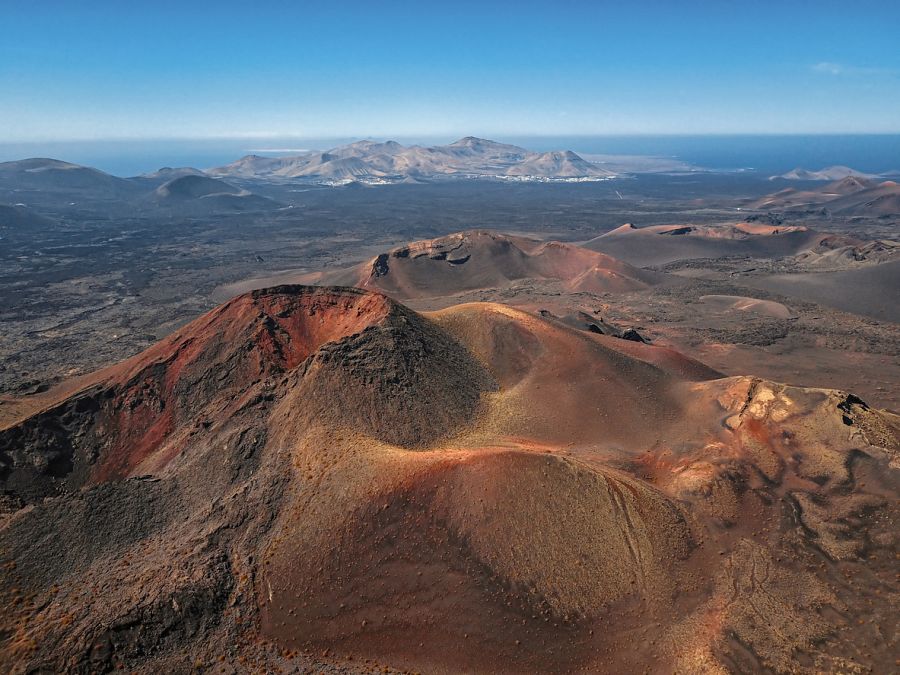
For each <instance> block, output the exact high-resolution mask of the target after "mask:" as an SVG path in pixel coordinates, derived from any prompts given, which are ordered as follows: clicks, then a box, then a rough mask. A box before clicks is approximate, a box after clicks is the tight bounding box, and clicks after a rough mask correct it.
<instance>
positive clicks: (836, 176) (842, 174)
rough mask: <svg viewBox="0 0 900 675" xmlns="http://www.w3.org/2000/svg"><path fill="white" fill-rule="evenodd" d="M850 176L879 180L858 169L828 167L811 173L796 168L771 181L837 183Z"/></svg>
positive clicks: (772, 178) (807, 170)
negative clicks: (780, 179)
mask: <svg viewBox="0 0 900 675" xmlns="http://www.w3.org/2000/svg"><path fill="white" fill-rule="evenodd" d="M848 176H858V177H860V178H878V176H876V175H873V174H868V173H863V172H862V171H857V170H856V169H851V168H850V167H849V166H840V165H837V166H827V167H825V168H824V169H819V170H818V171H810V170H809V169H803V168H800V167H798V168H796V169H794V170H793V171H788V172H787V173H783V174H781V175H780V176H772V177H771V178H769V180H777V179H779V178H782V179H784V180H810V181H812V180H821V181H826V180H829V181H835V180H841V179H842V178H847V177H848Z"/></svg>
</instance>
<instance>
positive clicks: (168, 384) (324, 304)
mask: <svg viewBox="0 0 900 675" xmlns="http://www.w3.org/2000/svg"><path fill="white" fill-rule="evenodd" d="M388 311H389V306H388V301H387V299H386V298H384V297H382V296H378V295H374V294H370V293H362V292H360V291H356V290H352V289H343V290H340V291H333V290H328V289H308V290H304V291H303V292H297V289H291V288H290V287H284V288H277V289H273V290H271V291H255V292H253V293H250V294H247V295H243V296H240V297H238V298H235V299H234V300H232V301H230V302H228V303H227V304H225V305H223V306H222V307H219V308H218V309H215V310H213V311H212V312H210V313H208V314H206V315H205V316H202V317H200V318H199V319H197V320H196V321H194V322H192V323H190V324H188V325H187V326H185V327H184V328H182V329H181V330H179V331H177V332H176V333H174V334H172V335H170V336H169V337H168V338H166V339H165V340H163V341H162V342H160V343H158V344H157V345H155V346H153V347H151V348H150V349H148V350H147V351H146V352H144V353H142V354H139V355H138V356H136V357H134V358H132V359H130V360H128V361H125V362H124V363H122V364H120V365H118V366H114V367H112V368H109V369H106V370H104V371H101V372H99V373H97V374H96V375H95V376H94V377H92V378H90V379H89V380H88V381H86V382H85V383H84V387H83V389H82V391H80V392H79V393H77V394H75V395H74V396H70V397H69V398H66V399H65V400H62V401H60V402H57V403H55V404H54V403H51V404H50V405H48V407H47V408H46V409H45V410H42V411H40V412H37V413H36V414H34V415H32V416H31V418H29V419H28V420H25V421H23V422H22V423H21V424H20V425H18V426H17V427H14V428H10V429H7V430H6V431H3V432H0V435H2V436H0V448H2V447H3V446H4V445H9V446H19V448H20V449H18V451H17V452H18V454H19V455H20V456H19V457H17V459H16V461H13V462H12V464H13V468H11V469H10V471H9V475H8V478H7V481H8V486H12V487H14V488H16V489H18V490H20V491H21V492H22V494H23V496H26V495H28V494H29V493H34V494H40V493H41V492H43V491H45V490H47V489H50V486H52V485H53V484H55V483H56V482H58V481H60V482H62V483H63V484H65V486H66V487H68V488H73V487H78V486H79V485H81V484H82V483H84V482H90V481H96V480H107V479H111V478H122V477H125V476H128V475H131V474H132V473H135V472H140V471H145V472H146V471H151V470H159V469H161V468H162V465H163V464H164V462H165V461H166V460H167V459H168V458H170V457H171V456H173V455H174V454H175V453H177V452H178V451H179V450H180V448H181V447H182V445H183V443H184V442H186V440H187V438H188V437H189V435H190V432H191V431H192V430H193V427H194V425H195V424H200V423H202V420H203V419H204V418H205V417H207V416H210V415H223V416H227V415H229V414H233V411H234V410H235V409H237V408H239V407H240V406H241V405H242V404H243V403H244V402H245V400H244V394H245V392H246V390H247V388H248V387H249V385H251V384H253V383H256V382H259V381H260V380H262V379H264V378H266V377H269V376H272V375H273V374H276V373H279V372H283V371H286V370H290V369H292V368H295V367H296V366H297V365H298V364H299V363H301V362H302V361H303V360H304V359H306V358H307V357H308V356H309V355H310V354H311V353H312V352H313V351H315V350H316V349H317V348H318V347H319V346H321V345H322V344H323V343H325V342H330V341H333V340H337V339H340V338H342V337H345V336H347V335H350V334H352V333H356V332H359V331H360V330H362V329H363V328H365V327H366V326H368V325H373V324H375V323H378V322H379V321H381V320H383V319H384V318H385V316H386V315H387V313H388ZM23 446H24V447H23ZM98 446H100V447H102V450H100V451H99V452H97V450H96V448H97V447H98ZM29 447H30V448H32V449H33V452H34V453H38V454H33V452H32V451H31V450H28V449H26V448H29ZM154 455H157V456H156V457H155V458H154V457H153V456H154ZM45 464H46V465H47V467H46V468H47V470H46V471H43V472H42V471H41V467H42V466H44V465H45ZM142 465H143V466H142ZM139 467H141V468H139Z"/></svg>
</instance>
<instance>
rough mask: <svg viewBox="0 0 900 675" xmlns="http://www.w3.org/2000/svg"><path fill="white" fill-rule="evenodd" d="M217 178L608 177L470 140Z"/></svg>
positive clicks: (374, 146) (367, 148) (272, 165)
mask: <svg viewBox="0 0 900 675" xmlns="http://www.w3.org/2000/svg"><path fill="white" fill-rule="evenodd" d="M208 173H209V174H210V175H213V176H223V177H240V178H267V179H318V180H332V181H354V180H356V181H373V180H374V181H385V180H388V181H399V180H403V179H406V178H411V179H434V178H438V177H444V178H446V177H453V176H456V177H469V178H471V177H490V178H507V179H520V180H527V179H532V180H540V179H558V180H564V179H568V180H574V179H594V180H599V179H604V178H610V177H612V176H614V175H615V174H613V173H612V172H610V171H607V170H606V169H603V168H600V167H599V166H597V165H595V164H592V163H590V162H588V161H586V160H585V159H583V158H582V157H580V156H579V155H577V154H576V153H574V152H572V151H571V150H566V151H552V152H532V151H530V150H526V149H525V148H520V147H518V146H515V145H508V144H505V143H498V142H496V141H490V140H485V139H482V138H475V137H474V136H467V137H465V138H461V139H459V140H458V141H456V142H454V143H450V144H449V145H437V146H430V147H425V146H420V145H411V146H404V145H401V144H400V143H397V142H396V141H386V142H383V143H380V142H375V141H358V142H356V143H351V144H349V145H342V146H339V147H336V148H332V149H330V150H327V151H325V152H320V151H310V152H305V153H302V154H297V155H291V156H284V157H261V156H259V155H247V156H246V157H243V158H241V159H239V160H237V161H236V162H232V163H231V164H226V165H225V166H220V167H216V168H213V169H209V171H208Z"/></svg>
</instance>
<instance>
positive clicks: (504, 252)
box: [220, 230, 664, 299]
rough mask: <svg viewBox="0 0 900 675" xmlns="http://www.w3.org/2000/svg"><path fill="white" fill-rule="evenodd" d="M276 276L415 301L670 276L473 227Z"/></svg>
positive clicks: (615, 287) (642, 283) (632, 283)
mask: <svg viewBox="0 0 900 675" xmlns="http://www.w3.org/2000/svg"><path fill="white" fill-rule="evenodd" d="M275 279H276V278H272V279H256V280H250V281H247V282H240V283H238V284H235V285H232V286H229V287H226V288H225V289H222V290H221V291H220V294H224V295H227V294H233V293H235V292H240V291H243V290H249V288H253V287H259V286H265V285H266V284H267V283H271V282H272V281H273V280H275ZM277 279H278V280H279V281H285V282H287V281H296V282H301V283H315V284H326V285H327V284H339V285H346V286H357V287H359V288H368V289H372V290H378V291H382V292H383V293H386V294H387V295H389V296H391V297H392V298H395V299H410V298H427V297H447V296H454V295H457V294H459V293H463V292H466V291H473V290H477V289H488V288H504V287H508V286H511V285H514V284H516V283H517V282H521V281H525V280H528V281H537V282H551V283H553V284H555V285H556V286H557V287H558V288H560V289H561V290H562V291H564V292H567V293H578V292H583V291H588V292H592V293H605V292H622V291H632V290H638V289H644V288H649V287H650V286H651V285H653V284H656V283H660V282H661V281H663V279H664V275H662V274H658V273H654V272H650V271H646V270H641V269H638V268H636V267H632V266H631V265H628V264H625V263H622V262H620V261H618V260H616V259H615V258H612V257H610V256H608V255H604V254H602V253H597V252H594V251H589V250H587V249H585V248H582V247H579V246H574V245H572V244H565V243H562V242H557V241H540V240H538V239H531V238H529V237H520V236H514V235H507V234H502V233H498V232H488V231H480V230H473V231H467V232H458V233H455V234H451V235H447V236H444V237H439V238H437V239H430V240H425V241H417V242H412V243H410V244H407V245H404V246H399V247H397V248H394V249H392V250H390V251H387V252H384V253H380V254H378V255H377V256H375V258H373V259H371V260H368V261H366V262H364V263H362V264H360V265H357V266H354V267H352V268H349V269H344V270H335V271H331V272H323V273H314V274H301V275H291V274H288V275H282V276H280V277H277Z"/></svg>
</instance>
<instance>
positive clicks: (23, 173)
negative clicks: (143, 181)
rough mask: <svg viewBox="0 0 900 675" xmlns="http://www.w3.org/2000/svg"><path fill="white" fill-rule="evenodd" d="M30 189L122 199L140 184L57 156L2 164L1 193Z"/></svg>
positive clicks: (136, 189) (84, 196)
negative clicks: (59, 158) (56, 157)
mask: <svg viewBox="0 0 900 675" xmlns="http://www.w3.org/2000/svg"><path fill="white" fill-rule="evenodd" d="M29 191H36V192H41V193H44V194H46V193H75V194H77V195H78V196H79V197H80V198H91V199H93V198H98V199H110V198H112V199H121V198H127V197H129V196H133V195H135V194H136V193H137V192H138V191H139V187H138V186H137V185H135V184H134V183H132V182H130V181H128V180H126V179H124V178H117V177H116V176H111V175H109V174H108V173H103V172H102V171H98V170H97V169H92V168H89V167H86V166H80V165H78V164H70V163H69V162H62V161H60V160H58V159H46V158H34V159H22V160H18V161H15V162H3V163H0V193H2V192H10V193H18V192H29Z"/></svg>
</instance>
